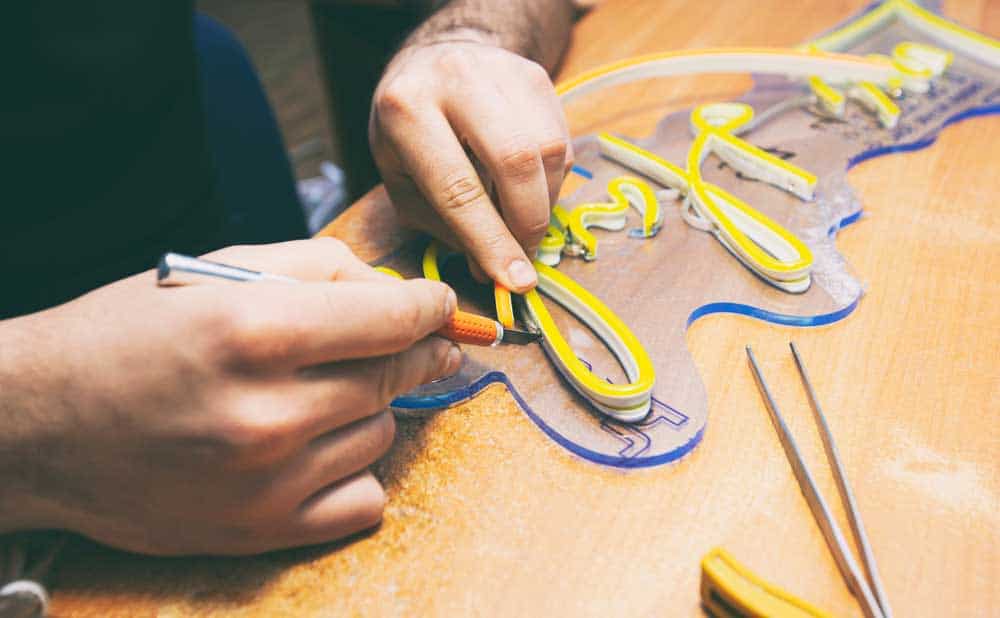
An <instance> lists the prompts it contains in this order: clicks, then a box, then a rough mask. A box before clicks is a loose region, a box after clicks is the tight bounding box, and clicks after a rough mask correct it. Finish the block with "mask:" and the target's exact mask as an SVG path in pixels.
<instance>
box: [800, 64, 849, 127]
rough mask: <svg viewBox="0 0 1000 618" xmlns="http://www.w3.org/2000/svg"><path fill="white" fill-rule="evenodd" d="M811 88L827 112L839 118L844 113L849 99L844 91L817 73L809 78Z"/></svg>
mask: <svg viewBox="0 0 1000 618" xmlns="http://www.w3.org/2000/svg"><path fill="white" fill-rule="evenodd" d="M809 89H810V90H812V92H813V94H815V95H816V99H817V100H818V101H819V104H820V105H821V106H822V107H823V109H825V110H826V111H827V112H829V113H830V114H832V115H834V116H836V117H838V118H840V117H842V116H843V115H844V107H845V103H846V101H847V99H846V98H845V97H844V94H843V93H842V92H840V91H839V90H837V89H836V88H833V87H832V86H830V85H829V84H827V83H826V82H824V81H823V80H821V79H820V78H819V77H816V76H815V75H813V76H812V77H810V78H809Z"/></svg>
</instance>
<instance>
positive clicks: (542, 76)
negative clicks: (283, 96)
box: [526, 60, 552, 89]
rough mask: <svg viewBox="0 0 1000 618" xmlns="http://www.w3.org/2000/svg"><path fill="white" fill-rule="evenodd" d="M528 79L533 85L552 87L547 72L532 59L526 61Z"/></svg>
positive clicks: (545, 87) (544, 87)
mask: <svg viewBox="0 0 1000 618" xmlns="http://www.w3.org/2000/svg"><path fill="white" fill-rule="evenodd" d="M526 72H527V75H528V81H529V82H530V83H531V84H532V85H534V86H535V87H539V88H543V89H551V88H552V78H550V77H549V72H548V71H546V70H545V67H543V66H542V65H540V64H538V63H537V62H535V61H533V60H529V61H528V67H527V71H526Z"/></svg>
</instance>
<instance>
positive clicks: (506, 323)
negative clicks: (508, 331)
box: [493, 283, 514, 328]
mask: <svg viewBox="0 0 1000 618" xmlns="http://www.w3.org/2000/svg"><path fill="white" fill-rule="evenodd" d="M493 300H494V302H495V303H496V307H497V322H500V324H501V325H503V327H504V328H514V302H513V301H512V300H511V298H510V290H508V289H507V288H505V287H503V286H502V285H500V284H499V283H494V284H493Z"/></svg>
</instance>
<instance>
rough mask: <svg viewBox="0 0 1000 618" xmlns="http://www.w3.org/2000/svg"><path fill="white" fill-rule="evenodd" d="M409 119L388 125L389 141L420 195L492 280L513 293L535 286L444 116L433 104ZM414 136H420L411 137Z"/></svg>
mask: <svg viewBox="0 0 1000 618" xmlns="http://www.w3.org/2000/svg"><path fill="white" fill-rule="evenodd" d="M411 120H412V121H411V122H409V123H390V126H391V127H392V128H391V129H390V134H389V140H390V141H391V142H392V144H393V146H394V147H395V149H396V151H397V153H398V154H399V157H400V160H401V161H402V162H403V164H404V166H405V167H406V168H407V169H408V170H409V171H410V173H411V174H412V176H413V178H414V181H415V182H416V184H417V186H418V187H419V188H420V191H421V193H423V195H424V197H425V198H426V199H427V200H428V201H429V202H430V203H431V205H432V206H433V207H434V209H435V210H436V211H437V212H438V213H439V214H440V215H441V218H442V219H444V221H445V223H447V224H448V226H449V227H450V228H451V229H452V230H454V232H455V235H456V236H457V237H458V240H459V241H460V242H461V243H462V246H463V247H464V248H465V249H466V251H468V252H469V253H470V254H471V255H472V257H473V259H474V260H475V261H476V262H477V263H478V264H479V265H480V266H482V268H483V270H485V271H486V273H487V274H488V275H489V276H490V277H491V278H492V279H493V280H494V281H496V282H498V283H500V284H501V285H503V286H504V287H506V288H508V289H510V290H514V291H517V292H524V291H527V290H528V289H530V288H532V287H534V285H535V284H536V283H537V282H538V277H537V275H536V274H535V269H534V267H533V266H532V265H531V262H530V260H528V258H527V256H526V255H525V253H524V250H523V249H522V248H521V246H520V244H518V242H517V240H516V239H515V238H514V236H513V235H512V234H511V232H510V230H508V229H507V226H506V225H505V224H504V221H503V219H502V218H501V217H500V213H499V212H498V211H497V209H496V207H495V206H494V205H493V203H492V202H491V201H490V199H489V196H488V195H487V193H486V190H485V188H484V187H483V183H482V181H481V180H480V178H479V175H478V174H477V173H476V170H475V168H474V167H473V165H472V163H471V162H470V161H469V159H468V157H467V156H466V154H465V151H464V150H463V148H462V145H461V144H460V143H459V141H458V138H457V137H456V136H455V132H454V130H453V129H452V127H451V125H450V124H449V123H448V120H447V119H446V118H445V117H444V115H443V114H441V113H440V111H439V110H437V109H436V108H435V111H434V112H433V113H430V114H427V115H424V116H421V117H419V118H413V119H411ZM401 124H402V125H404V126H405V127H406V129H405V134H401V132H402V131H403V129H401V128H400V126H401ZM415 134H416V135H420V136H421V137H420V139H418V140H415V139H413V137H412V136H413V135H415Z"/></svg>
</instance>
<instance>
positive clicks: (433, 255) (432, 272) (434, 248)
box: [421, 240, 441, 281]
mask: <svg viewBox="0 0 1000 618" xmlns="http://www.w3.org/2000/svg"><path fill="white" fill-rule="evenodd" d="M421 265H422V266H423V271H424V279H431V280H433V281H440V280H441V271H440V270H439V269H438V242H437V241H436V240H432V241H430V242H429V243H427V248H426V249H424V259H423V262H422V264H421Z"/></svg>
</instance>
